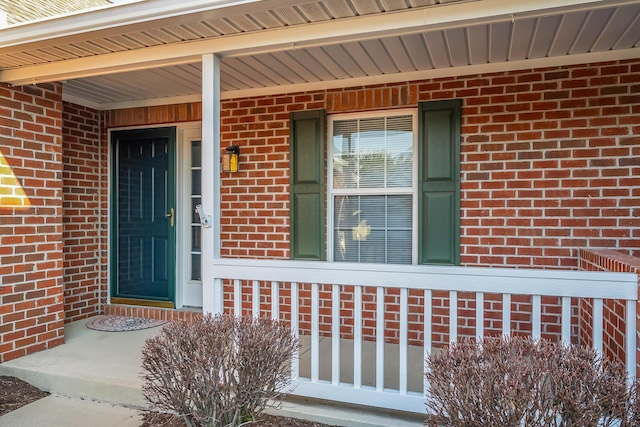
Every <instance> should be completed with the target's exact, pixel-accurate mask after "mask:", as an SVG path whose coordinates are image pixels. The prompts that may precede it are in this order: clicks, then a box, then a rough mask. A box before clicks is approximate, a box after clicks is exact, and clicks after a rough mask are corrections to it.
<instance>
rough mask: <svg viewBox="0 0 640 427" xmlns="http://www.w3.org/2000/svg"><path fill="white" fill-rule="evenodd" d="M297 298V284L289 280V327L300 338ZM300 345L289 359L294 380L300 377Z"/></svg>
mask: <svg viewBox="0 0 640 427" xmlns="http://www.w3.org/2000/svg"><path fill="white" fill-rule="evenodd" d="M298 304H299V300H298V284H297V283H296V282H291V305H290V307H291V329H292V330H293V333H294V335H295V336H296V337H297V338H298V339H300V331H299V321H298V314H299V311H300V308H299V305H298ZM299 357H300V346H299V345H298V347H296V350H295V354H294V355H293V360H292V361H291V365H292V366H291V370H292V371H293V379H294V380H296V379H298V378H300V363H299Z"/></svg>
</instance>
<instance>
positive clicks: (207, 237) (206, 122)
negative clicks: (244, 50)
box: [202, 54, 223, 313]
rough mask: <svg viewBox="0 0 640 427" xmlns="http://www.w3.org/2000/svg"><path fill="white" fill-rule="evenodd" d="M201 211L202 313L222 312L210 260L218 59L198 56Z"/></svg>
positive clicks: (216, 221)
mask: <svg viewBox="0 0 640 427" xmlns="http://www.w3.org/2000/svg"><path fill="white" fill-rule="evenodd" d="M202 207H203V209H204V212H205V214H206V215H211V220H212V226H211V227H210V228H207V227H202V310H203V311H204V312H205V313H221V312H222V295H223V293H222V281H221V279H216V278H215V274H214V273H215V272H214V266H213V262H212V261H213V260H214V259H219V258H220V58H218V57H217V56H216V55H214V54H209V55H203V56H202Z"/></svg>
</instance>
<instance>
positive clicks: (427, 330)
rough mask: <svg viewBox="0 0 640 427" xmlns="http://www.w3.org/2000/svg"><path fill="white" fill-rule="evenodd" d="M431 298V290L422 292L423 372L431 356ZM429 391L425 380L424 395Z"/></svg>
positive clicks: (425, 370)
mask: <svg viewBox="0 0 640 427" xmlns="http://www.w3.org/2000/svg"><path fill="white" fill-rule="evenodd" d="M432 296H433V292H432V291H431V289H426V290H425V291H424V336H423V339H424V357H423V359H424V361H425V362H424V369H423V371H424V372H425V373H426V372H427V362H426V360H427V358H428V357H429V355H430V354H431V333H432V332H433V324H432V322H431V319H432V315H433V305H432V301H431V298H432ZM428 391H429V384H428V383H427V381H426V380H425V382H424V393H425V394H426V393H427V392H428Z"/></svg>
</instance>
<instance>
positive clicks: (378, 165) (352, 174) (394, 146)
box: [333, 116, 413, 189]
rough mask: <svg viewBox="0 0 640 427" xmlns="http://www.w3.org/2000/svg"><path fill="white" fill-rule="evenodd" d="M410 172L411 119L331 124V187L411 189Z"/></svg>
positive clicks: (379, 119)
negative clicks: (332, 177) (332, 182)
mask: <svg viewBox="0 0 640 427" xmlns="http://www.w3.org/2000/svg"><path fill="white" fill-rule="evenodd" d="M412 171H413V118H412V116H399V117H389V118H374V119H361V120H358V119H354V120H343V121H335V122H334V125H333V174H334V188H342V189H348V188H389V187H395V188H398V187H411V180H412V176H413V174H412Z"/></svg>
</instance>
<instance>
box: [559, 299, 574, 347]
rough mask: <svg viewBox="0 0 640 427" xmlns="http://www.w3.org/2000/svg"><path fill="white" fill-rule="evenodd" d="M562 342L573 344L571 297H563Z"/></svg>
mask: <svg viewBox="0 0 640 427" xmlns="http://www.w3.org/2000/svg"><path fill="white" fill-rule="evenodd" d="M560 322H561V323H562V342H563V343H564V344H565V345H569V344H570V343H571V297H562V320H560Z"/></svg>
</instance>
